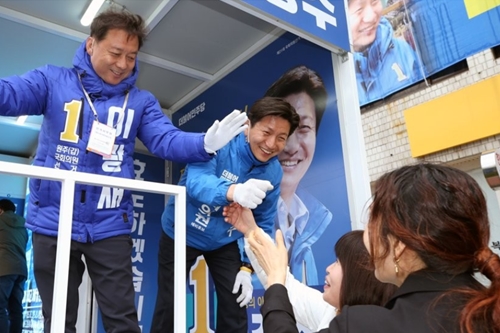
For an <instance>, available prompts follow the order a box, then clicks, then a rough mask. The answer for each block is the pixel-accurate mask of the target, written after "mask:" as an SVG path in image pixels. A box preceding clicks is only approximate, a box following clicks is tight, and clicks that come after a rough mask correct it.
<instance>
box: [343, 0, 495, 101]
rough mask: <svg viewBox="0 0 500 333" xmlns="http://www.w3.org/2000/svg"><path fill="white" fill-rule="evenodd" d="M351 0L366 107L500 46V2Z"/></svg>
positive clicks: (351, 28)
mask: <svg viewBox="0 0 500 333" xmlns="http://www.w3.org/2000/svg"><path fill="white" fill-rule="evenodd" d="M347 2H348V7H347V19H348V22H349V31H350V36H351V42H352V52H353V55H354V65H355V72H356V81H357V86H358V94H359V103H360V105H366V104H368V103H371V102H374V101H377V100H379V99H383V98H385V97H387V96H389V95H391V94H393V93H395V92H398V91H400V90H402V89H404V88H406V87H408V86H411V85H413V84H415V83H417V82H420V81H422V80H423V79H424V77H425V78H427V77H429V76H431V75H432V74H435V73H437V72H439V71H441V70H443V69H445V68H447V67H449V66H451V65H453V64H455V63H457V62H459V61H461V60H464V59H466V58H467V57H469V56H471V55H474V54H476V53H478V52H481V51H483V50H486V49H488V48H491V47H493V46H496V45H498V44H500V30H499V29H498V27H499V26H500V2H499V1H497V0H494V1H482V0H405V1H403V0H371V1H364V0H348V1H347Z"/></svg>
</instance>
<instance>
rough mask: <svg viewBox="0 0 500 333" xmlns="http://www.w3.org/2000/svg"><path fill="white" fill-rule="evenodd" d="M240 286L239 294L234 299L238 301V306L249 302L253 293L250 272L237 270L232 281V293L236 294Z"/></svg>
mask: <svg viewBox="0 0 500 333" xmlns="http://www.w3.org/2000/svg"><path fill="white" fill-rule="evenodd" d="M240 287H241V295H240V296H239V297H238V298H237V299H236V302H237V303H240V308H242V307H244V306H245V305H247V304H248V302H250V299H251V298H252V293H253V285H252V274H250V273H249V272H247V271H239V272H238V274H236V281H234V287H233V294H237V293H238V291H239V290H240Z"/></svg>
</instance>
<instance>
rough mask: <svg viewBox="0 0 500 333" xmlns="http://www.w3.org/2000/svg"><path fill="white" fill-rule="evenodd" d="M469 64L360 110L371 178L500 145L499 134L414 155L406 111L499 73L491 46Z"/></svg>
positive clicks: (467, 156)
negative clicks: (426, 162)
mask: <svg viewBox="0 0 500 333" xmlns="http://www.w3.org/2000/svg"><path fill="white" fill-rule="evenodd" d="M467 64H468V66H469V70H468V71H465V72H462V73H460V74H457V75H455V76H452V77H449V78H447V79H443V80H442V81H440V82H438V83H434V84H432V85H430V84H429V85H428V84H426V83H425V82H423V83H419V84H417V85H415V86H413V87H410V88H408V89H406V90H405V91H402V92H399V93H397V94H394V95H392V96H390V97H388V98H386V99H385V100H382V101H378V102H375V103H373V104H371V105H368V106H366V107H363V108H362V109H361V121H362V125H363V132H364V138H365V144H366V154H367V161H368V172H369V174H370V180H371V181H375V180H376V179H377V178H378V177H379V176H381V175H382V174H383V173H385V172H387V171H390V170H392V169H395V168H397V167H400V166H403V165H408V164H412V163H416V162H418V161H429V162H447V163H448V162H451V161H456V160H459V159H467V158H471V157H474V156H478V155H479V154H481V153H482V152H483V151H486V150H490V149H496V148H499V147H500V135H496V136H493V137H489V138H486V139H482V140H478V141H475V142H471V143H468V144H464V145H461V146H457V147H453V148H450V149H447V150H443V151H440V152H436V153H433V154H431V155H427V156H424V157H420V158H412V157H411V152H410V145H409V143H408V132H407V130H406V124H405V119H404V115H403V111H404V110H406V109H408V108H411V107H414V106H416V105H419V104H421V103H425V102H428V101H430V100H433V99H435V98H437V97H439V96H443V95H445V94H448V93H450V92H453V91H455V90H458V89H461V88H464V87H467V86H469V85H471V84H474V83H477V82H480V81H482V80H484V79H488V78H491V77H493V76H495V75H499V74H500V58H499V59H495V58H494V56H493V52H492V51H491V50H490V49H488V50H485V51H483V52H480V53H478V54H475V55H474V56H471V57H469V58H467ZM499 126H500V124H499Z"/></svg>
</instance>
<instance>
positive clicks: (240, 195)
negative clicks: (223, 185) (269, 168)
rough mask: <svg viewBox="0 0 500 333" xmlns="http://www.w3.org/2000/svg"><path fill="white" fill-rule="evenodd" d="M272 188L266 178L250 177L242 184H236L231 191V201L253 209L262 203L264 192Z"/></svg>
mask: <svg viewBox="0 0 500 333" xmlns="http://www.w3.org/2000/svg"><path fill="white" fill-rule="evenodd" d="M273 188H274V187H273V185H271V182H270V181H268V180H261V179H254V178H251V179H249V180H247V181H246V182H244V183H243V184H236V186H235V187H234V191H233V201H234V202H237V203H239V204H240V205H241V206H243V207H246V208H250V209H254V208H256V207H257V206H258V205H260V204H261V203H262V200H264V198H265V197H266V192H267V191H270V190H272V189H273Z"/></svg>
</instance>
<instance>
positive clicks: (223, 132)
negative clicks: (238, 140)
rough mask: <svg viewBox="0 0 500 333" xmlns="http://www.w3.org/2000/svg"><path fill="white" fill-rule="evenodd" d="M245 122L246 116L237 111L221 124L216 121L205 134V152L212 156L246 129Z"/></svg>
mask: <svg viewBox="0 0 500 333" xmlns="http://www.w3.org/2000/svg"><path fill="white" fill-rule="evenodd" d="M247 120H248V117H247V114H246V113H245V112H240V111H239V110H234V111H233V112H231V113H230V114H228V115H227V116H226V117H225V118H224V119H222V121H221V122H219V121H218V120H216V121H215V122H214V123H213V125H212V126H210V128H209V129H208V131H207V133H206V134H205V140H204V144H205V145H204V147H205V151H206V152H207V153H209V154H214V153H215V152H216V151H217V150H219V149H221V148H222V147H224V146H225V145H226V144H227V143H228V142H229V141H231V140H232V139H233V138H234V137H235V136H237V135H238V134H240V133H241V132H243V131H244V130H245V129H247V127H248V125H244V124H245V122H246V121H247Z"/></svg>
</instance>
